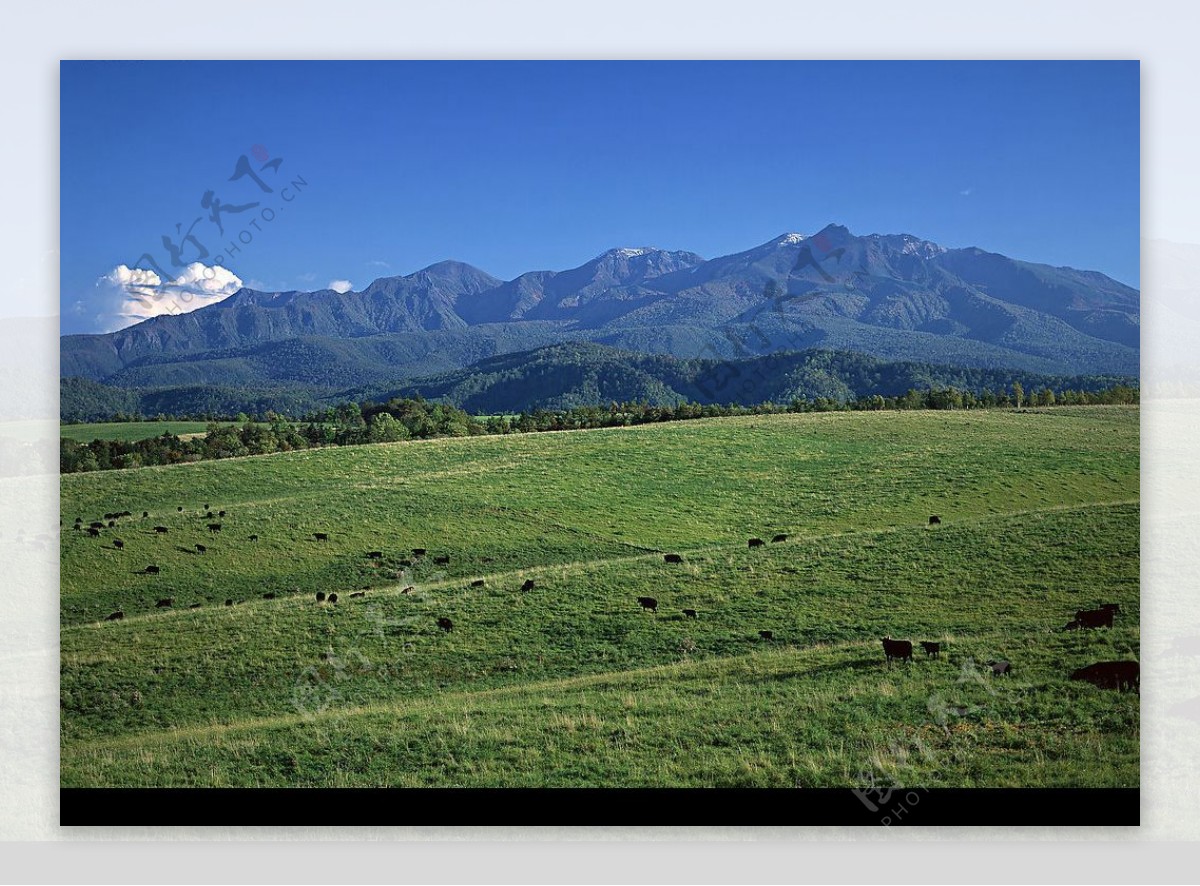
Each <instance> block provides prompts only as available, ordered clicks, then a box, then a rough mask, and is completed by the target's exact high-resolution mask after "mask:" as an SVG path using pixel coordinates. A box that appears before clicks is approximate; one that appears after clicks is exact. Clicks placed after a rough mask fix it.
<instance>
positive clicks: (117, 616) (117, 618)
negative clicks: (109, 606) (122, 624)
mask: <svg viewBox="0 0 1200 886" xmlns="http://www.w3.org/2000/svg"><path fill="white" fill-rule="evenodd" d="M124 617H125V613H124V612H122V611H121V610H120V609H118V610H117V611H116V612H114V613H113V614H112V615H106V616H105V617H104V620H105V621H120V620H121V619H123V618H124Z"/></svg>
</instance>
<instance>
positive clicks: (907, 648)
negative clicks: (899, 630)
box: [883, 637, 913, 664]
mask: <svg viewBox="0 0 1200 886" xmlns="http://www.w3.org/2000/svg"><path fill="white" fill-rule="evenodd" d="M883 654H884V657H885V660H886V661H887V662H888V663H889V664H890V663H891V661H892V659H894V658H898V659H900V660H901V661H909V662H911V661H912V660H913V657H912V655H913V648H912V642H911V641H909V640H893V639H892V638H891V637H884V638H883Z"/></svg>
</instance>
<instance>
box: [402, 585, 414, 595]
mask: <svg viewBox="0 0 1200 886" xmlns="http://www.w3.org/2000/svg"><path fill="white" fill-rule="evenodd" d="M415 590H416V588H415V587H413V586H412V585H409V586H408V587H405V588H401V589H400V593H402V594H411V593H412V592H413V591H415Z"/></svg>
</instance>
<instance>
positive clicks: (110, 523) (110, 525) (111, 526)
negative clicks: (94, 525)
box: [108, 520, 117, 529]
mask: <svg viewBox="0 0 1200 886" xmlns="http://www.w3.org/2000/svg"><path fill="white" fill-rule="evenodd" d="M116 525H117V521H116V520H109V521H108V528H109V529H115V528H116Z"/></svg>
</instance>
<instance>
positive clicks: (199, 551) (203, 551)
mask: <svg viewBox="0 0 1200 886" xmlns="http://www.w3.org/2000/svg"><path fill="white" fill-rule="evenodd" d="M196 553H197V554H207V553H208V548H206V547H205V546H204V545H196Z"/></svg>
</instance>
